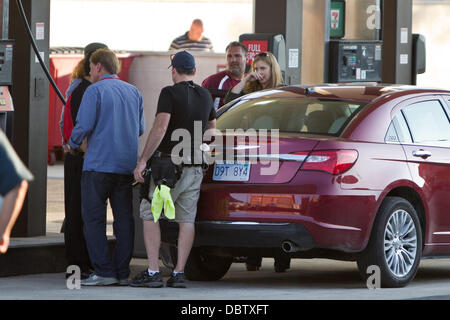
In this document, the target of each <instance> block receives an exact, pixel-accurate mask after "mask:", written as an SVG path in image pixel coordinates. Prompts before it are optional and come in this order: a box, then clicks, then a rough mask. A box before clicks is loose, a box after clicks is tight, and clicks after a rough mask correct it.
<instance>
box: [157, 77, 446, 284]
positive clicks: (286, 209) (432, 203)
mask: <svg viewBox="0 0 450 320" xmlns="http://www.w3.org/2000/svg"><path fill="white" fill-rule="evenodd" d="M218 114H219V117H218V120H217V128H218V129H219V130H221V132H222V133H223V137H222V138H223V139H222V140H223V144H221V143H220V141H219V143H217V141H213V142H212V143H211V145H210V147H211V152H210V157H211V159H215V160H216V161H215V163H214V164H213V165H211V166H210V168H209V170H208V171H207V173H206V174H205V178H204V183H203V185H202V189H201V197H200V201H199V205H198V212H197V222H196V238H195V243H194V248H193V250H192V252H191V255H190V258H189V261H188V263H187V266H186V275H187V276H188V278H190V279H193V280H217V279H220V278H221V277H223V276H224V275H225V273H226V272H227V271H228V269H229V267H230V265H231V263H232V262H233V261H234V260H233V259H236V257H246V256H248V255H255V254H256V255H259V256H262V257H284V258H316V257H320V258H330V259H345V260H351V261H357V264H358V267H359V270H360V273H361V275H362V276H363V277H364V278H366V279H367V278H368V277H369V276H370V275H371V270H373V269H371V268H369V267H370V266H372V265H375V266H377V267H379V270H380V280H381V285H382V286H383V287H401V286H405V285H407V284H408V283H409V282H410V281H411V280H412V279H413V278H414V276H415V274H416V272H417V269H418V265H419V262H420V259H421V258H423V257H436V256H449V255H450V123H449V119H450V91H444V90H431V89H421V88H417V87H412V86H388V85H386V86H385V85H379V84H362V85H361V84H353V85H319V86H288V87H284V88H280V89H276V90H266V91H261V92H257V93H254V94H249V95H246V96H243V97H241V98H239V99H237V100H234V101H233V102H230V103H229V104H227V105H225V106H224V107H223V108H221V109H220V110H219V112H218ZM232 129H240V130H232ZM253 129H254V130H253ZM271 129H276V130H275V131H270V130H271ZM277 130H279V131H277ZM255 132H256V133H255ZM277 132H278V133H277ZM266 133H267V135H265V134H266ZM217 140H220V139H217ZM230 154H231V157H230ZM225 155H226V156H225ZM221 158H223V159H224V160H226V161H220V159H221ZM161 227H162V228H163V232H162V235H163V243H164V244H165V245H164V251H163V258H164V259H163V261H165V262H167V261H168V257H169V258H174V257H175V254H174V252H175V250H176V239H177V237H176V224H174V223H162V225H161ZM368 268H369V269H368ZM372 268H373V267H372Z"/></svg>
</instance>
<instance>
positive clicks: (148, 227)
mask: <svg viewBox="0 0 450 320" xmlns="http://www.w3.org/2000/svg"><path fill="white" fill-rule="evenodd" d="M170 67H172V80H173V82H174V85H173V86H168V87H165V88H163V89H162V90H161V94H160V96H159V101H158V107H157V111H156V117H155V122H154V123H153V127H152V128H151V130H150V133H149V136H148V138H147V142H146V144H145V147H144V151H143V152H142V156H141V158H140V159H139V161H138V164H137V166H136V169H135V170H134V177H135V179H136V181H138V182H141V183H143V182H144V178H143V176H142V172H143V171H144V170H145V168H146V163H147V161H148V159H150V157H151V156H152V155H154V154H155V151H158V152H156V153H158V154H159V153H163V154H167V155H172V161H174V162H175V161H179V163H182V164H183V171H182V174H181V177H180V179H179V180H178V182H177V183H176V184H175V187H174V188H173V189H172V190H170V195H171V197H172V199H173V202H174V207H175V221H176V222H178V224H179V235H178V257H177V265H176V266H175V269H174V270H173V273H172V276H171V277H170V278H169V280H168V281H167V286H169V287H185V277H184V266H185V264H186V261H187V258H188V256H189V253H190V251H191V248H192V244H193V241H194V235H195V227H194V222H195V215H196V213H197V202H198V198H199V196H200V184H201V182H202V179H203V171H202V166H201V164H202V161H201V150H200V144H201V143H202V135H203V133H204V132H205V131H206V130H207V129H215V127H216V113H215V110H214V106H213V101H212V98H211V95H210V94H209V92H208V91H207V90H206V89H204V88H202V87H201V86H199V85H197V84H195V83H194V82H193V81H192V80H193V78H194V75H195V60H194V57H193V56H192V55H191V54H189V53H188V52H186V51H181V52H178V53H177V54H176V55H175V56H174V57H173V59H172V64H171V65H170ZM172 138H175V139H178V138H180V140H181V141H172ZM179 156H181V159H179ZM154 190H155V181H153V179H152V182H151V184H150V192H149V197H152V195H153V191H154ZM154 201H155V200H154ZM151 206H152V205H151V203H150V202H149V201H147V200H146V199H143V200H142V202H141V207H140V216H141V218H142V220H143V229H144V242H145V247H146V251H147V258H148V270H145V271H143V272H142V273H140V274H138V275H137V276H136V277H135V278H134V279H133V280H131V282H130V285H131V286H133V287H154V288H155V287H162V286H164V284H163V281H162V277H161V273H160V272H159V248H160V244H161V231H160V227H159V223H158V221H157V220H158V218H157V217H156V218H155V217H154V215H153V214H152V210H151ZM165 214H166V215H167V212H165Z"/></svg>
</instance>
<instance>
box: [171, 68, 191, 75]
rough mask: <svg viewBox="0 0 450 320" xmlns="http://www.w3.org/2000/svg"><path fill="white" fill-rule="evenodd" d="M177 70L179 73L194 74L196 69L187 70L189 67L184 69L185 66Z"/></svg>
mask: <svg viewBox="0 0 450 320" xmlns="http://www.w3.org/2000/svg"><path fill="white" fill-rule="evenodd" d="M175 70H177V73H178V74H180V75H181V74H185V75H188V76H192V75H193V74H194V73H195V69H191V70H187V69H183V68H175Z"/></svg>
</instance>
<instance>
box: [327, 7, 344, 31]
mask: <svg viewBox="0 0 450 320" xmlns="http://www.w3.org/2000/svg"><path fill="white" fill-rule="evenodd" d="M344 35H345V1H331V12H330V37H331V38H343V37H344Z"/></svg>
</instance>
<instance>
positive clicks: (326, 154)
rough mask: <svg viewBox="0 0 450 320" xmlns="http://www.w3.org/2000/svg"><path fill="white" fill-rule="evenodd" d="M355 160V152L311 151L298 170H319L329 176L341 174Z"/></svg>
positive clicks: (356, 155) (356, 153) (356, 157)
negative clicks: (329, 174)
mask: <svg viewBox="0 0 450 320" xmlns="http://www.w3.org/2000/svg"><path fill="white" fill-rule="evenodd" d="M295 154H298V155H300V154H306V153H305V152H298V153H295ZM357 159H358V152H357V151H356V150H326V151H313V152H311V153H310V154H309V155H308V156H307V158H306V159H305V161H304V162H303V165H302V167H301V168H300V170H319V171H325V172H328V173H331V174H341V173H343V172H345V171H347V170H348V169H350V168H351V167H352V166H353V165H354V164H355V162H356V160H357Z"/></svg>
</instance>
